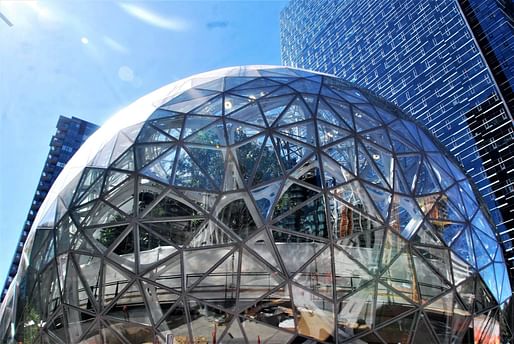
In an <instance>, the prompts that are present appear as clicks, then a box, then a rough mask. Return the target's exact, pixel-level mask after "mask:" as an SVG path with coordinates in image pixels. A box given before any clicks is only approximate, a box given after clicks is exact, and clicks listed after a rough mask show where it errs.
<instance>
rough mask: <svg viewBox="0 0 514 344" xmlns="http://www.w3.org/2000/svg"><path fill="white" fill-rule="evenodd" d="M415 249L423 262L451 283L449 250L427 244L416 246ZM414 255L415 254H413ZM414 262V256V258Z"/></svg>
mask: <svg viewBox="0 0 514 344" xmlns="http://www.w3.org/2000/svg"><path fill="white" fill-rule="evenodd" d="M416 250H417V252H418V253H419V256H420V257H423V258H424V260H425V262H427V263H428V265H430V266H431V267H432V268H433V269H435V270H436V271H437V272H438V273H439V274H440V275H441V276H442V277H443V278H445V279H446V281H449V282H450V283H451V281H452V272H451V269H450V261H451V259H450V252H449V251H448V249H446V248H435V247H429V246H416ZM415 257H416V256H415ZM414 263H415V264H416V258H414Z"/></svg>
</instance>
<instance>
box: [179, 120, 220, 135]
mask: <svg viewBox="0 0 514 344" xmlns="http://www.w3.org/2000/svg"><path fill="white" fill-rule="evenodd" d="M215 120H216V118H215V117H204V116H194V115H188V116H186V122H185V124H184V130H183V131H182V137H183V138H188V137H189V136H191V135H192V134H195V133H197V132H198V131H199V130H200V129H203V128H205V127H207V126H208V125H210V124H212V123H213V122H214V121H215Z"/></svg>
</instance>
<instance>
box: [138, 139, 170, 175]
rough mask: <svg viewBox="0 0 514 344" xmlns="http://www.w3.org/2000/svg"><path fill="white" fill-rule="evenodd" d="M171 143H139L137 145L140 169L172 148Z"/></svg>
mask: <svg viewBox="0 0 514 344" xmlns="http://www.w3.org/2000/svg"><path fill="white" fill-rule="evenodd" d="M171 146H172V144H171V143H155V144H139V145H136V146H135V147H136V162H137V168H138V169H140V168H142V167H144V166H146V165H148V163H149V162H151V161H153V160H155V159H156V158H157V157H159V156H160V155H161V154H163V153H164V152H166V151H167V150H168V149H169V148H171Z"/></svg>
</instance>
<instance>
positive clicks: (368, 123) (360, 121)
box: [352, 104, 381, 132]
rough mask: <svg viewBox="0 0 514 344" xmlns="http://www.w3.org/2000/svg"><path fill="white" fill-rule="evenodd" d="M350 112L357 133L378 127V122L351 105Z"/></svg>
mask: <svg viewBox="0 0 514 344" xmlns="http://www.w3.org/2000/svg"><path fill="white" fill-rule="evenodd" d="M352 110H353V116H354V121H355V129H357V131H358V132H362V131H365V130H371V129H376V128H378V127H380V125H381V123H380V122H378V121H377V120H375V119H373V117H371V116H369V115H368V114H367V113H366V112H364V111H362V110H361V109H359V108H358V107H356V106H355V104H353V105H352Z"/></svg>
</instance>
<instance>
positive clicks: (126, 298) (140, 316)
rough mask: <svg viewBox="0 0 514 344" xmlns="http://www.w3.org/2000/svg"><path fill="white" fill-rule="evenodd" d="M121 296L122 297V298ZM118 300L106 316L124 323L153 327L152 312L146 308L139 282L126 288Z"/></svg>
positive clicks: (120, 292) (121, 291) (118, 296)
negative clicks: (150, 315) (150, 316)
mask: <svg viewBox="0 0 514 344" xmlns="http://www.w3.org/2000/svg"><path fill="white" fill-rule="evenodd" d="M120 295H121V296H120ZM112 296H113V297H117V299H116V300H115V301H114V302H113V303H112V304H111V305H110V307H109V309H108V310H107V311H106V313H105V315H107V316H109V317H111V318H114V319H119V320H123V321H130V322H135V323H139V324H144V325H151V321H150V318H149V316H148V315H149V314H150V312H149V311H148V309H147V308H146V306H145V303H144V301H143V300H144V299H143V295H142V293H141V290H140V289H139V285H138V283H137V282H133V283H131V284H129V285H128V286H126V287H125V286H124V289H123V290H120V291H119V294H118V295H116V296H114V295H112Z"/></svg>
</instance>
